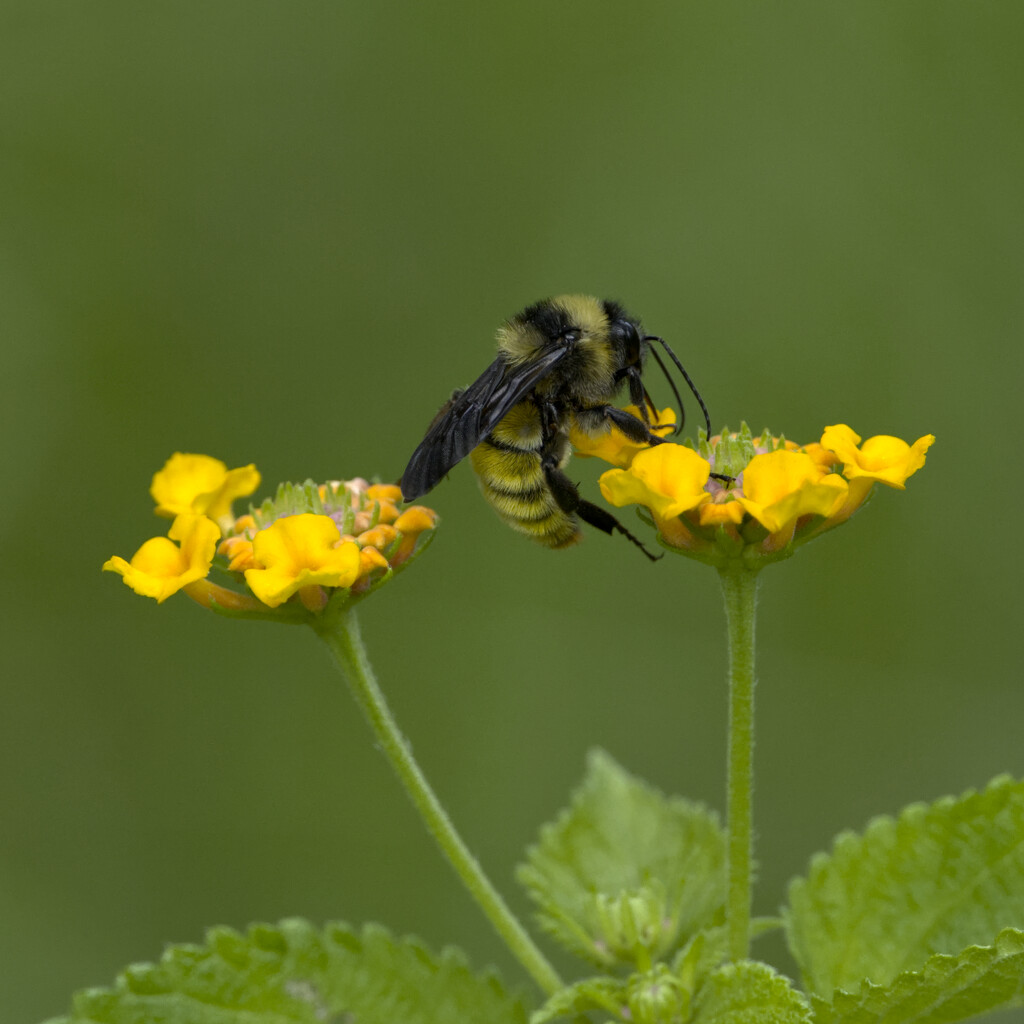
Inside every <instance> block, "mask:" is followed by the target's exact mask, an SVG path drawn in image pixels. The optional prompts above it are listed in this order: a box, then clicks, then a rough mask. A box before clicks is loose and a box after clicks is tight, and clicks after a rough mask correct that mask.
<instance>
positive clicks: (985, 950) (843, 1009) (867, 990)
mask: <svg viewBox="0 0 1024 1024" xmlns="http://www.w3.org/2000/svg"><path fill="white" fill-rule="evenodd" d="M811 998H812V1002H813V1004H814V1019H815V1022H816V1024H876V1022H878V1021H885V1022H886V1024H911V1022H913V1024H951V1022H953V1021H960V1020H966V1019H968V1018H969V1017H976V1016H979V1015H980V1014H983V1013H988V1012H990V1011H991V1010H1000V1009H1006V1008H1007V1007H1011V1006H1019V1005H1021V1003H1022V1002H1024V932H1022V931H1019V930H1017V929H1015V928H1006V929H1004V930H1003V931H1002V932H1000V933H999V935H998V936H996V940H995V942H994V943H993V944H992V945H991V946H969V947H968V948H967V949H964V950H962V951H961V952H960V953H958V954H956V955H955V956H947V955H945V954H942V953H936V954H935V955H934V956H932V957H929V958H928V959H927V960H926V961H925V963H924V966H923V967H922V968H921V970H919V971H904V972H902V973H901V974H898V975H897V976H896V977H895V978H894V979H893V980H892V981H891V982H890V983H889V984H888V985H875V984H873V983H872V982H870V981H865V982H863V983H862V984H861V986H860V988H859V989H858V990H857V991H855V992H844V991H841V990H840V991H837V992H836V993H835V994H834V996H833V998H832V1002H831V1003H829V1002H827V1001H826V1000H824V999H822V998H820V997H819V996H812V997H811Z"/></svg>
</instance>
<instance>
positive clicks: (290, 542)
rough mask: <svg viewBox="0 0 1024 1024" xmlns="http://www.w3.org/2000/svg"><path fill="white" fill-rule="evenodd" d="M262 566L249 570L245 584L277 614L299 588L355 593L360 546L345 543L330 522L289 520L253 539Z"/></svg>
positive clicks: (304, 517)
mask: <svg viewBox="0 0 1024 1024" xmlns="http://www.w3.org/2000/svg"><path fill="white" fill-rule="evenodd" d="M253 555H254V556H255V559H256V562H257V563H258V564H259V565H260V566H262V568H259V569H247V570H246V572H245V581H246V583H248V584H249V587H250V589H251V590H252V592H253V593H254V594H255V595H256V596H257V597H258V598H259V599H260V600H261V601H262V602H263V603H264V604H266V605H269V606H270V607H271V608H276V607H277V606H278V605H279V604H283V603H284V602H285V601H287V600H288V598H289V597H291V596H292V594H294V593H295V592H296V591H297V590H299V588H300V587H307V586H313V585H317V586H323V587H350V586H351V585H352V584H353V583H354V582H355V581H356V579H357V577H358V576H359V545H358V544H356V543H355V541H351V540H347V541H344V542H342V541H341V534H340V533H339V531H338V527H337V525H336V524H335V522H334V520H333V519H331V518H330V517H329V516H318V515H313V514H312V513H308V512H307V513H303V514H302V515H296V516H285V517H284V518H282V519H278V520H277V521H276V522H274V523H272V524H271V525H270V526H268V527H267V528H266V529H265V530H260V532H259V533H257V534H256V536H255V537H254V538H253Z"/></svg>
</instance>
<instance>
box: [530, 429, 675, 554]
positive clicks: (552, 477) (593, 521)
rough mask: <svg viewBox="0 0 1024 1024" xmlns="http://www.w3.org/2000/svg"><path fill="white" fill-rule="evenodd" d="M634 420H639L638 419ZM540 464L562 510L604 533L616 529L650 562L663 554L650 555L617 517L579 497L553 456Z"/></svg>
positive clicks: (575, 488)
mask: <svg viewBox="0 0 1024 1024" xmlns="http://www.w3.org/2000/svg"><path fill="white" fill-rule="evenodd" d="M636 422H639V420H638V421H636ZM541 466H542V468H543V470H544V479H545V481H546V482H547V485H548V487H549V488H550V489H551V494H552V495H553V496H554V499H555V503H556V504H557V505H558V507H559V508H560V509H561V510H562V511H563V512H566V513H568V514H570V515H572V514H575V515H578V516H579V517H580V519H582V520H583V522H585V523H588V524H589V525H590V526H596V527H597V529H599V530H603V531H604V532H605V533H608V534H611V533H614V532H615V531H618V532H619V533H621V534H622V535H623V536H624V537H625V538H626V539H627V540H630V541H632V542H633V543H634V544H635V545H636V546H637V547H638V548H639V549H640V550H641V551H642V552H643V553H644V554H645V555H646V556H647V557H648V558H649V559H650V560H651V561H652V562H656V561H657V560H658V559H659V558H661V557H662V555H664V552H662V553H661V554H660V555H652V554H651V553H650V551H648V550H647V548H645V547H644V545H643V543H642V542H641V541H640V539H639V538H638V537H634V536H633V534H631V533H630V532H629V530H627V529H626V528H625V527H624V526H623V525H622V523H620V522H619V521H618V519H616V518H615V516H613V515H612V514H611V512H606V511H605V510H604V509H603V508H601V507H600V506H599V505H595V504H594V503H593V502H590V501H587V500H586V498H583V497H581V496H580V492H579V489H578V488H577V487H576V485H575V484H574V483H573V482H572V481H571V480H570V479H569V478H568V477H567V476H566V475H565V473H563V472H562V470H561V469H559V468H558V465H557V463H556V462H555V460H554V458H553V457H545V458H544V459H542V461H541Z"/></svg>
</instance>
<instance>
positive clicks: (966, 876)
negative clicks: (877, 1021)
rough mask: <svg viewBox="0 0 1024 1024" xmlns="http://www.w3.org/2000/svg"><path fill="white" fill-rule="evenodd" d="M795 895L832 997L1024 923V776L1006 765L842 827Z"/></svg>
mask: <svg viewBox="0 0 1024 1024" xmlns="http://www.w3.org/2000/svg"><path fill="white" fill-rule="evenodd" d="M789 896H790V907H789V909H788V910H787V911H786V912H785V921H786V935H787V939H788V942H789V946H790V950H791V951H792V953H793V956H794V958H795V959H796V961H797V963H798V964H799V966H800V969H801V971H802V973H803V978H804V983H805V985H806V987H807V989H808V991H810V992H813V993H815V994H816V995H818V996H821V997H822V998H823V999H826V1000H831V998H832V994H833V992H835V991H836V990H837V989H843V990H845V991H848V992H854V991H859V990H860V987H861V983H862V982H863V981H865V980H867V981H870V982H871V983H873V984H874V985H875V986H882V987H886V986H888V985H890V984H891V983H892V982H893V981H894V979H895V978H896V977H897V976H898V975H901V974H902V973H903V972H907V971H911V972H913V971H919V970H921V969H922V968H923V967H924V964H925V961H927V960H928V958H929V957H931V956H932V955H933V954H936V953H943V954H948V955H951V956H954V957H956V956H959V955H961V951H963V950H966V949H967V947H971V946H975V947H981V946H987V945H989V944H990V943H991V942H992V939H993V936H995V935H997V934H999V933H1000V932H1001V931H1002V930H1003V929H1004V928H1015V927H1024V783H1021V782H1014V781H1013V780H1011V779H1009V778H1007V777H1000V778H998V779H995V780H994V781H993V782H992V783H990V784H989V786H988V788H987V789H985V790H984V791H982V792H974V791H969V792H967V793H965V794H964V795H963V796H961V797H959V798H957V799H954V798H952V797H946V798H944V799H942V800H938V801H936V802H935V803H933V804H930V805H926V804H913V805H911V806H910V807H907V808H906V809H905V810H904V811H903V812H902V813H901V814H900V816H899V818H897V819H893V818H890V817H880V818H876V819H874V820H873V821H872V822H870V823H869V824H868V827H867V829H866V830H865V832H864V834H863V835H856V834H854V833H850V832H847V833H844V834H842V835H840V836H839V837H838V838H837V839H836V842H835V845H834V847H833V850H832V852H831V854H818V855H817V856H816V857H815V858H814V859H813V860H812V862H811V868H810V872H809V874H808V877H807V878H806V879H796V880H794V881H793V882H792V883H791V885H790V890H789ZM972 1012H973V1011H972ZM944 1019H947V1018H944ZM948 1019H950V1020H952V1019H954V1018H952V1017H951V1018H948Z"/></svg>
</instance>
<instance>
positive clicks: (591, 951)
mask: <svg viewBox="0 0 1024 1024" xmlns="http://www.w3.org/2000/svg"><path fill="white" fill-rule="evenodd" d="M724 863H725V836H724V834H723V831H722V828H721V826H720V825H719V823H718V818H717V816H716V815H715V814H714V813H713V812H711V811H708V810H707V809H705V808H704V807H702V806H701V805H699V804H694V803H691V802H689V801H686V800H683V799H681V798H671V799H670V798H667V797H665V796H663V795H662V794H661V793H659V792H658V791H657V790H655V789H653V788H651V787H650V786H648V785H647V784H645V783H644V782H641V781H640V780H639V779H637V778H635V777H634V776H632V775H630V774H629V773H628V772H626V771H625V770H624V769H622V768H621V767H620V766H619V765H618V764H617V763H616V762H615V761H614V760H613V759H612V758H611V757H610V756H609V755H608V754H606V753H604V752H603V751H600V750H598V751H593V752H592V753H591V754H590V756H589V758H588V763H587V772H586V776H585V778H584V781H583V783H582V785H581V786H580V788H579V789H578V790H577V791H576V793H575V794H574V796H573V800H572V804H571V806H570V808H569V809H568V810H566V811H563V812H562V814H561V815H560V816H559V817H558V818H557V820H556V821H554V822H552V823H549V824H547V825H545V826H544V827H543V828H542V829H541V833H540V839H539V842H538V843H537V844H536V845H534V846H533V847H531V848H530V850H529V851H528V852H527V863H526V864H524V865H522V866H521V867H520V868H519V871H518V878H519V881H520V882H521V883H522V884H523V885H524V886H525V887H526V889H527V891H528V892H529V894H530V896H531V897H532V898H533V900H534V901H535V903H536V904H537V906H538V911H539V913H538V917H539V920H540V923H541V926H542V927H543V928H544V929H545V930H546V931H548V932H549V933H550V934H551V935H552V936H553V937H554V938H556V939H557V940H558V941H559V942H561V943H562V944H563V945H565V946H566V947H567V948H568V949H570V950H571V951H572V952H574V953H576V954H578V955H579V956H582V957H583V958H584V959H587V960H589V961H591V962H592V963H594V964H596V965H597V966H598V967H600V968H602V969H609V968H614V967H632V966H634V965H635V966H639V967H640V968H641V969H642V970H644V969H646V968H647V967H648V966H650V964H651V963H652V962H654V961H655V960H657V959H665V958H667V957H669V956H671V954H672V953H673V952H674V951H675V950H676V949H678V948H679V947H680V946H681V945H683V944H684V943H685V942H686V941H687V939H689V938H690V936H692V935H693V934H694V933H695V932H696V931H698V930H700V929H702V928H705V927H708V926H711V925H715V924H718V923H720V922H721V919H722V915H723V904H724V900H725V874H724Z"/></svg>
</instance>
